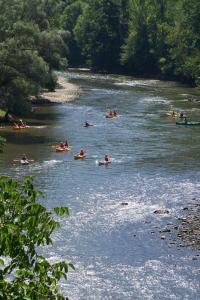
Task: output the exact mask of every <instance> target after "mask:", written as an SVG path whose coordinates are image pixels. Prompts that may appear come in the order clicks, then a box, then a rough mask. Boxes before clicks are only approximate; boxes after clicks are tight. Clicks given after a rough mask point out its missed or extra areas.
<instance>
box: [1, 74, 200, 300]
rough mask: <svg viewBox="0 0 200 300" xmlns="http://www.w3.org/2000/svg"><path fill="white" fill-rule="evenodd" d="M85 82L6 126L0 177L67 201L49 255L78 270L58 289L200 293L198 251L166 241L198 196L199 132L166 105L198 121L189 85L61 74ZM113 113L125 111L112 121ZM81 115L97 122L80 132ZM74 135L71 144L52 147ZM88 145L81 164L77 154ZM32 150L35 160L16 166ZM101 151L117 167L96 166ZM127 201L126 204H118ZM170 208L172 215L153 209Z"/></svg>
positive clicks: (91, 295) (142, 295)
mask: <svg viewBox="0 0 200 300" xmlns="http://www.w3.org/2000/svg"><path fill="white" fill-rule="evenodd" d="M65 76H66V77H68V78H70V80H72V81H73V82H74V83H77V84H80V85H81V88H82V94H81V97H80V99H77V100H76V101H74V102H72V103H69V104H65V105H58V106H48V107H42V108H40V109H39V110H38V114H37V117H36V119H37V124H34V126H33V127H32V128H30V129H27V130H26V131H24V132H23V133H22V132H20V133H16V132H14V131H13V130H12V129H6V130H2V134H3V135H4V136H5V137H6V138H7V141H8V145H7V146H6V151H5V152H4V153H3V154H2V163H1V174H9V175H12V176H15V177H17V178H21V177H23V176H25V175H33V176H34V178H35V182H36V185H37V187H38V188H39V189H41V190H43V191H44V192H45V193H46V194H47V198H48V200H45V202H44V204H45V205H46V206H47V207H48V208H51V207H54V206H58V205H64V206H66V205H68V206H69V207H70V210H71V215H70V217H69V218H64V219H62V220H61V225H62V226H61V229H60V230H59V231H57V232H56V233H55V235H54V237H53V239H54V241H55V244H54V246H52V247H49V248H48V251H46V249H45V250H44V252H45V255H46V256H48V258H49V259H50V260H51V261H55V260H56V259H66V260H70V261H72V262H73V263H74V264H75V266H76V271H75V272H71V273H70V275H69V280H68V281H67V282H62V283H61V287H62V290H63V291H64V293H65V294H66V295H68V296H69V297H70V299H74V300H75V299H95V300H96V299H141V300H142V299H156V300H157V299H199V297H198V296H199V272H198V271H199V267H200V262H199V261H193V260H192V258H193V256H194V255H195V250H193V249H188V248H187V249H186V248H184V247H183V248H177V246H176V245H172V244H171V243H170V242H173V239H174V236H173V234H169V235H168V236H166V239H165V240H161V239H160V234H159V229H160V228H161V227H162V226H164V225H165V224H166V223H171V222H172V221H173V220H174V216H175V215H176V214H177V212H179V211H180V209H181V208H182V207H184V205H186V204H187V203H188V202H191V201H193V200H192V199H194V198H196V199H198V194H199V193H198V190H199V187H200V184H199V178H200V172H199V167H200V160H199V158H200V154H199V147H200V140H199V130H200V128H190V127H184V126H183V127H176V125H175V120H174V119H171V118H170V117H166V116H165V112H166V111H169V110H172V109H174V110H178V111H182V110H183V111H186V112H187V113H188V114H189V115H190V116H191V118H192V119H196V120H197V119H198V118H200V116H199V113H200V108H199V106H198V104H191V103H190V102H188V101H185V100H186V96H187V94H190V93H192V92H193V90H192V89H190V88H187V87H185V86H181V85H177V84H175V83H168V82H160V81H157V80H154V81H153V80H135V79H131V78H128V77H126V78H125V77H122V76H111V75H108V76H104V75H95V74H92V75H91V74H83V73H65ZM107 109H116V110H117V111H118V112H119V117H118V118H115V119H111V120H109V119H106V118H105V113H106V110H107ZM85 121H88V122H89V123H92V124H94V126H93V127H90V128H84V127H83V124H84V122H85ZM66 138H67V139H68V141H69V142H70V144H71V146H72V149H71V151H69V152H67V153H56V152H55V150H54V149H53V148H52V147H51V145H52V144H53V143H55V142H60V141H63V140H65V139H66ZM81 148H83V149H86V150H87V157H86V159H85V160H84V161H75V160H74V159H73V156H74V154H75V153H77V152H79V151H80V149H81ZM24 152H25V153H27V155H28V156H29V157H30V158H33V159H34V160H35V162H34V163H33V164H31V165H29V166H19V165H13V164H12V163H11V162H12V160H13V159H15V158H19V157H20V155H21V154H22V153H24ZM105 153H108V154H109V156H110V157H111V160H112V164H111V165H109V166H107V167H105V166H101V167H99V166H98V164H97V162H98V161H99V160H101V159H102V158H103V156H104V154H105ZM122 203H127V204H128V205H122ZM159 208H167V209H168V210H169V211H170V213H169V214H168V215H159V216H158V215H155V214H154V213H153V212H154V211H155V210H156V209H159Z"/></svg>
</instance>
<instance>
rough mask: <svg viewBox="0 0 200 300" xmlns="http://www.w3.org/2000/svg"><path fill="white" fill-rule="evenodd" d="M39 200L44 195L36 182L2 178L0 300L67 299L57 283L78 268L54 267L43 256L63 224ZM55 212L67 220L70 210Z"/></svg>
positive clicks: (56, 265) (64, 265)
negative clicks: (40, 248)
mask: <svg viewBox="0 0 200 300" xmlns="http://www.w3.org/2000/svg"><path fill="white" fill-rule="evenodd" d="M38 197H43V194H42V193H40V192H37V191H36V190H35V189H34V187H33V180H32V178H30V177H27V178H26V179H24V181H23V182H18V181H17V180H15V179H11V178H8V177H1V178H0V299H8V300H9V299H12V300H23V299H24V300H25V299H26V300H28V299H30V300H32V299H34V300H41V299H52V300H53V299H55V300H61V299H65V298H64V297H63V296H62V295H61V294H60V292H59V289H58V287H57V282H58V281H59V280H60V279H61V278H65V279H66V278H67V273H68V270H69V269H70V268H72V269H73V268H74V267H73V265H72V264H70V263H69V264H68V263H66V262H64V261H60V262H57V263H54V264H51V263H50V262H49V261H48V260H47V259H46V258H45V257H43V256H42V255H40V254H39V250H38V247H41V246H45V245H49V244H52V239H51V234H52V233H53V231H54V230H55V229H57V228H58V227H59V223H58V222H57V221H55V220H54V219H53V212H50V211H47V209H46V208H45V207H44V206H42V205H41V204H40V203H39V202H38V201H37V199H38ZM54 212H55V213H57V214H58V215H60V216H63V215H64V214H68V208H66V207H63V208H55V209H54Z"/></svg>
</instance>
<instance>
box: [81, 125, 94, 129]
mask: <svg viewBox="0 0 200 300" xmlns="http://www.w3.org/2000/svg"><path fill="white" fill-rule="evenodd" d="M92 126H94V125H92V124H89V125H83V127H85V128H88V127H92Z"/></svg>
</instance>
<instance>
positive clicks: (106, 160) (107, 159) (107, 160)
mask: <svg viewBox="0 0 200 300" xmlns="http://www.w3.org/2000/svg"><path fill="white" fill-rule="evenodd" d="M104 160H105V162H109V161H110V159H109V156H108V154H105V156H104Z"/></svg>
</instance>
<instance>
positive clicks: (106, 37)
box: [74, 0, 121, 72]
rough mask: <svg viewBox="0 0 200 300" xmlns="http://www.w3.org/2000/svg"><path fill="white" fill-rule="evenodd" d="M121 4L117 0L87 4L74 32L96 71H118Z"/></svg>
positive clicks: (103, 0)
mask: <svg viewBox="0 0 200 300" xmlns="http://www.w3.org/2000/svg"><path fill="white" fill-rule="evenodd" d="M119 24H120V5H119V2H118V1H117V0H91V1H88V5H86V7H85V9H84V11H83V14H82V15H81V16H80V17H79V19H78V22H77V24H76V27H75V29H74V33H75V38H76V41H77V42H78V44H79V45H80V47H81V49H82V52H83V55H84V56H85V58H86V60H87V61H88V62H89V64H90V65H91V67H92V68H93V69H96V70H98V69H99V70H107V71H110V72H112V71H114V70H117V69H118V68H119V55H120V46H121V37H120V28H119Z"/></svg>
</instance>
